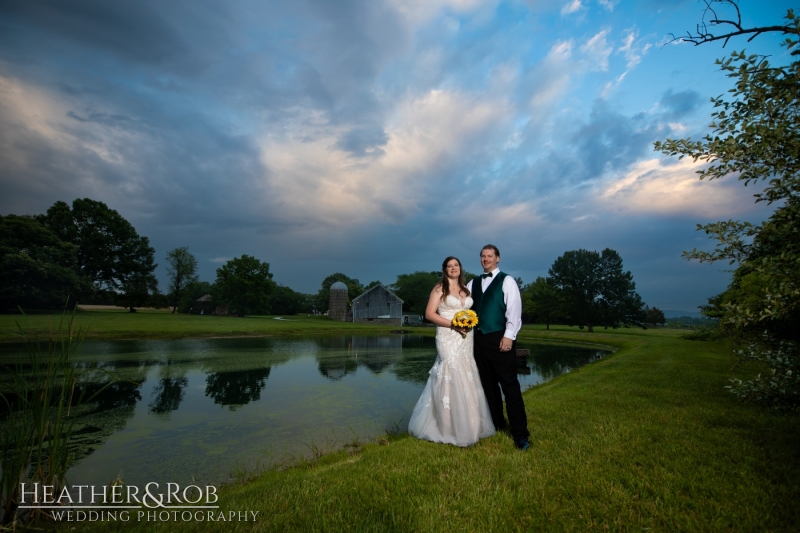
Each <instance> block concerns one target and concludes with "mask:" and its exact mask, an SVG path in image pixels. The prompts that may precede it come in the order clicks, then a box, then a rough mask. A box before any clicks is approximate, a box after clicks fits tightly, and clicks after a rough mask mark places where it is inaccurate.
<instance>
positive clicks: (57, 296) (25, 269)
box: [0, 215, 90, 309]
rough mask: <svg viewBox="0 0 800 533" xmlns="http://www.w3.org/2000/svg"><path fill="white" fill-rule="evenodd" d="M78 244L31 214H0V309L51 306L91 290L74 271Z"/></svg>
mask: <svg viewBox="0 0 800 533" xmlns="http://www.w3.org/2000/svg"><path fill="white" fill-rule="evenodd" d="M77 250H78V249H77V246H75V245H73V244H70V243H67V242H64V241H62V240H61V239H59V238H58V237H57V236H56V235H55V234H54V233H53V232H52V231H50V230H49V229H48V228H47V227H46V226H44V225H43V224H42V223H40V222H39V221H38V220H36V219H35V218H33V217H30V216H17V215H8V216H5V217H3V216H0V279H2V280H3V282H2V284H0V309H14V308H16V307H17V306H19V307H22V308H23V309H53V308H60V307H62V306H64V305H65V304H67V300H68V299H69V301H70V303H71V304H72V305H74V304H75V303H76V302H77V301H78V298H80V297H81V296H83V295H85V294H87V293H88V292H89V290H90V286H89V284H88V283H87V282H86V280H84V279H82V278H80V277H79V276H78V274H77Z"/></svg>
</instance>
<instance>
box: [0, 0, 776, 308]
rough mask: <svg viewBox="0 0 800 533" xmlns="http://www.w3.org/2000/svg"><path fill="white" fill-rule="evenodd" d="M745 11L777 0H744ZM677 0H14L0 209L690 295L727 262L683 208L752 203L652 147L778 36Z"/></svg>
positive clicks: (169, 239)
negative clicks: (598, 268) (698, 251)
mask: <svg viewBox="0 0 800 533" xmlns="http://www.w3.org/2000/svg"><path fill="white" fill-rule="evenodd" d="M740 5H741V8H742V14H743V19H744V23H745V25H746V26H750V25H763V24H774V23H778V22H779V21H781V20H782V17H783V16H784V15H785V13H786V10H787V8H789V7H791V3H789V2H783V1H761V2H755V1H751V0H741V4H740ZM701 8H702V3H700V2H696V1H694V0H684V1H680V0H677V1H671V2H663V1H656V0H640V1H637V2H632V1H627V2H626V1H624V0H564V1H538V0H527V1H525V0H519V1H510V2H502V1H496V0H491V1H490V0H486V1H484V0H427V1H423V0H419V1H401V0H365V1H357V0H352V1H351V0H343V1H323V0H299V1H295V2H273V1H268V0H265V1H248V0H229V1H225V2H215V1H204V0H192V1H173V2H156V1H149V0H138V1H136V2H131V1H119V2H107V1H105V0H80V1H59V0H39V1H37V2H30V1H24V0H7V1H5V2H2V3H0V187H1V188H2V191H3V193H2V196H1V197H0V213H2V214H8V213H16V214H25V213H29V214H34V213H41V212H44V211H45V210H46V209H47V208H48V207H49V206H50V205H52V203H53V202H55V201H56V200H65V201H68V202H71V201H72V200H73V199H75V198H79V197H89V198H93V199H96V200H101V201H103V202H105V203H107V204H108V205H109V206H110V207H112V208H114V209H116V210H118V211H119V212H120V213H121V214H122V215H123V216H124V217H125V218H126V219H128V220H129V221H130V222H131V223H132V224H133V225H134V226H135V227H136V229H137V231H138V232H139V233H140V234H141V235H146V236H147V237H149V238H150V240H151V243H152V245H153V246H154V247H155V249H156V253H157V261H158V262H159V263H160V264H161V266H160V267H159V270H158V272H159V275H160V276H161V278H162V280H163V279H164V276H165V274H164V270H163V264H164V262H165V261H164V256H165V255H166V253H167V251H169V250H170V249H172V248H175V247H178V246H189V248H190V251H191V252H192V253H194V254H195V256H196V257H197V258H198V260H199V262H200V274H201V279H205V280H208V281H213V279H214V276H215V269H216V268H218V267H219V266H220V265H221V263H222V262H224V261H225V260H227V259H229V258H232V257H236V256H239V255H242V254H248V255H253V256H256V257H258V258H259V259H262V260H264V261H267V262H269V263H270V265H271V269H272V271H273V272H274V274H275V280H276V281H277V282H279V283H282V284H284V285H287V286H289V287H292V288H293V289H295V290H299V291H302V292H315V291H316V290H317V289H318V288H319V284H320V282H321V281H322V279H323V278H324V277H325V276H327V275H328V274H331V273H333V272H337V271H340V272H344V273H345V274H347V275H349V276H351V277H355V278H358V279H359V280H361V281H362V282H364V283H367V282H369V281H372V280H376V279H377V280H380V281H382V282H384V283H391V282H393V281H394V280H395V278H396V276H397V275H398V274H401V273H407V272H412V271H414V270H438V269H439V268H440V265H441V261H442V259H443V258H444V257H445V256H448V255H456V256H459V257H460V258H461V259H462V261H463V262H464V265H465V267H466V268H467V269H468V270H471V271H473V272H477V271H479V270H480V265H479V263H478V254H479V251H480V248H481V247H482V246H483V245H484V244H486V243H488V242H491V243H494V244H496V245H497V246H498V247H499V248H500V250H501V253H502V256H501V265H500V266H501V268H502V269H503V270H505V271H507V272H509V273H511V274H513V275H515V276H521V277H522V278H523V280H524V281H526V282H530V281H533V280H534V279H535V278H536V276H540V275H546V274H547V269H548V268H549V267H550V265H551V264H552V263H553V261H554V260H555V259H556V258H557V257H558V256H559V255H561V254H563V253H564V252H565V251H568V250H575V249H578V248H586V249H590V250H598V251H599V250H602V249H603V248H606V247H610V248H613V249H615V250H617V251H619V252H620V254H621V255H622V257H623V260H624V264H625V268H626V269H629V270H631V272H632V273H633V275H634V280H635V281H636V283H637V289H638V291H639V293H640V294H641V295H642V297H643V299H644V300H645V302H647V303H648V304H650V305H655V306H657V307H659V308H662V309H678V310H686V311H695V310H696V306H697V305H699V304H702V303H705V300H706V298H707V297H709V296H712V295H714V294H716V293H718V292H720V291H722V290H723V289H724V288H725V286H726V285H727V282H728V280H729V274H728V273H727V271H726V269H727V268H729V267H728V266H727V265H716V264H715V265H707V264H704V265H699V264H694V263H690V262H687V261H685V260H683V259H681V257H680V255H681V251H682V250H686V249H692V248H695V247H701V248H708V247H709V246H710V243H709V242H708V241H707V239H706V238H705V236H704V235H703V234H701V233H698V232H696V231H695V227H696V224H697V223H705V222H709V221H714V220H719V219H729V218H732V219H746V220H751V221H760V220H762V219H763V218H765V216H766V215H767V214H768V211H767V210H766V208H765V207H763V206H760V205H755V204H754V203H753V197H752V195H753V193H754V192H756V191H755V190H754V189H753V188H752V187H750V188H745V187H743V186H742V185H741V184H739V183H738V182H737V181H736V179H735V178H729V179H726V180H720V181H713V182H710V183H709V182H701V181H698V180H697V178H696V175H695V173H694V172H695V171H696V170H697V167H695V166H693V165H692V164H691V163H690V162H688V161H678V160H677V159H676V158H672V159H671V158H666V157H664V156H661V155H660V154H656V153H654V152H653V150H652V143H653V142H654V141H657V140H664V139H666V138H668V137H672V138H680V137H686V136H692V137H694V138H699V137H700V136H702V135H703V134H704V133H705V132H706V131H707V126H708V124H709V122H710V112H711V105H710V104H709V99H710V97H712V96H716V95H719V94H722V93H724V92H725V91H727V89H728V88H729V87H730V81H729V80H728V79H727V78H726V77H725V76H724V75H723V74H722V73H721V72H719V70H718V68H717V67H716V66H715V65H714V59H715V58H719V57H723V56H724V55H725V54H726V53H727V52H728V51H733V50H740V49H742V48H745V47H746V49H747V50H748V52H753V53H760V54H765V55H771V56H772V62H774V63H782V62H783V63H786V62H788V59H787V58H788V56H787V54H786V51H785V49H784V48H781V47H780V46H779V43H780V40H781V38H780V37H779V36H777V35H770V34H766V35H762V36H760V37H758V38H756V39H755V40H754V41H753V42H751V43H746V42H745V41H744V39H740V40H738V41H731V42H730V43H729V44H728V46H727V50H723V49H722V47H721V44H719V43H712V44H707V45H703V46H700V47H694V46H692V45H690V44H686V43H683V44H681V43H672V44H666V43H667V40H668V39H667V35H668V34H669V33H670V32H673V33H682V32H684V31H685V30H687V29H693V28H694V26H695V24H696V23H697V22H698V21H699V20H700V17H701V14H702V13H701Z"/></svg>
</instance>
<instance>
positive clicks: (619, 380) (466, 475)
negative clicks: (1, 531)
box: [59, 317, 800, 532]
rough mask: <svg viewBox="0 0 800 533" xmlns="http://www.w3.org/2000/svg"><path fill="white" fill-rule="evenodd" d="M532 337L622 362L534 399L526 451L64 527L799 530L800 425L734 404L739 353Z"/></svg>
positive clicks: (346, 462) (311, 467) (423, 462)
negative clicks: (209, 511)
mask: <svg viewBox="0 0 800 533" xmlns="http://www.w3.org/2000/svg"><path fill="white" fill-rule="evenodd" d="M166 318H167V319H169V318H171V317H166ZM192 318H193V317H192ZM201 320H202V318H201ZM230 320H231V321H233V322H235V321H236V319H230ZM252 321H253V322H252V323H253V324H257V323H259V322H258V319H252ZM263 322H264V323H266V324H269V323H270V321H269V320H264V321H263ZM264 331H265V332H266V331H268V329H265V330H264ZM521 337H523V338H526V339H533V338H546V339H548V340H551V341H580V342H586V341H590V342H595V343H601V344H606V345H611V346H614V347H616V348H618V351H617V352H616V353H615V354H614V355H612V356H609V357H607V358H605V359H603V360H600V361H598V362H596V363H593V364H591V365H588V366H586V367H583V368H581V369H580V370H578V371H575V372H572V373H570V374H567V375H564V376H562V377H559V378H556V379H554V380H553V381H551V382H549V383H546V384H544V385H541V386H538V387H535V388H533V389H531V390H529V391H528V392H527V393H525V395H524V398H525V404H526V408H527V412H528V417H529V426H530V429H531V433H532V435H531V449H530V450H529V451H527V452H525V453H523V452H519V451H517V450H516V449H515V448H514V447H513V444H512V442H511V439H510V437H508V436H507V435H505V434H499V435H495V436H494V437H491V438H488V439H485V440H482V441H480V442H479V443H478V444H477V445H476V446H474V447H472V448H466V449H461V448H456V447H453V446H449V445H441V444H433V443H430V442H423V441H419V440H416V439H413V438H411V437H408V436H407V435H405V434H403V435H393V436H387V438H386V439H384V441H383V443H381V444H379V443H372V444H367V445H363V446H360V447H354V448H348V449H347V450H344V451H340V452H336V453H331V454H329V455H326V456H323V457H322V458H320V459H318V460H316V461H311V462H307V463H302V464H299V465H297V466H294V467H292V468H288V469H284V470H275V471H270V472H267V473H264V474H261V475H259V476H253V477H252V478H250V479H248V480H246V481H244V482H242V483H240V484H233V485H228V486H225V487H221V488H220V491H219V505H220V511H223V512H225V513H226V516H229V515H228V514H227V513H228V512H229V511H252V512H258V518H257V521H256V522H252V521H248V522H238V521H233V522H227V521H226V522H211V523H209V522H207V521H205V522H185V523H182V522H180V520H178V522H175V521H172V520H170V521H169V522H163V523H157V522H146V521H142V522H138V523H137V522H136V517H135V515H134V516H132V519H131V521H130V522H126V523H106V524H100V523H95V524H86V523H84V524H75V523H73V524H71V525H70V526H67V525H66V524H61V525H60V526H59V528H67V527H72V526H77V527H78V529H79V530H82V529H85V528H91V529H103V530H120V531H122V530H124V531H128V530H131V529H137V528H138V529H139V530H142V531H152V530H161V531H168V530H169V531H171V530H181V531H209V530H218V531H233V530H236V531H309V530H310V531H403V532H406V531H448V532H450V531H605V530H613V531H797V530H798V527H800V526H798V524H800V503H798V502H800V432H799V431H798V421H800V416H799V415H798V414H797V413H794V414H774V413H770V412H767V411H764V410H762V409H760V408H756V407H752V406H747V405H743V404H741V403H739V401H738V400H737V399H736V398H735V397H734V396H733V395H731V394H730V393H728V392H727V391H725V390H724V388H723V387H724V386H725V384H726V383H727V380H728V378H729V377H730V373H731V368H732V365H733V363H734V360H733V358H732V356H731V354H730V349H729V348H728V347H727V346H726V345H725V344H724V343H720V342H697V341H688V340H684V339H681V338H680V333H679V332H675V331H669V330H648V331H642V330H618V331H604V330H601V331H600V332H597V333H594V334H589V333H586V332H581V331H578V330H576V329H571V330H570V329H569V328H554V329H553V330H551V331H544V330H543V328H540V327H528V326H526V327H525V328H524V329H523V332H522V333H521Z"/></svg>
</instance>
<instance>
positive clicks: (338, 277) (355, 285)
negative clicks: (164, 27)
mask: <svg viewBox="0 0 800 533" xmlns="http://www.w3.org/2000/svg"><path fill="white" fill-rule="evenodd" d="M337 281H341V282H342V283H344V284H345V285H347V298H348V300H350V301H353V298H356V297H357V296H359V295H361V294H362V293H363V292H364V286H363V285H361V282H360V281H358V280H357V279H354V278H350V277H348V276H345V275H344V274H342V273H341V272H336V273H334V274H331V275H330V276H328V277H326V278H325V279H323V280H322V283H321V284H320V289H319V292H317V295H316V297H315V298H314V300H315V301H314V305H316V308H317V309H318V310H320V311H322V312H325V310H327V309H328V305H329V303H330V297H331V285H333V284H334V283H336V282H337Z"/></svg>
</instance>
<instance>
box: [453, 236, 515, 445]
mask: <svg viewBox="0 0 800 533" xmlns="http://www.w3.org/2000/svg"><path fill="white" fill-rule="evenodd" d="M499 262H500V250H498V249H497V246H495V245H494V244H487V245H486V246H484V247H483V249H482V250H481V266H483V275H482V276H480V277H476V278H475V279H473V280H472V281H470V282H469V283H468V284H467V288H468V289H469V291H470V293H471V295H472V300H473V302H474V303H473V304H472V309H473V310H474V311H475V312H476V313H477V314H478V320H479V322H478V327H477V328H475V354H474V355H475V363H476V364H477V365H478V373H479V374H480V376H481V384H482V385H483V390H484V392H485V394H486V401H487V402H488V403H489V411H491V413H492V421H493V422H494V427H495V428H496V429H497V430H498V431H501V430H504V429H506V422H505V418H504V417H503V396H505V399H506V412H507V413H508V425H509V426H511V436H512V437H513V438H514V445H515V446H516V447H517V448H519V449H520V450H523V451H524V450H527V449H528V447H529V446H530V443H529V442H528V436H529V435H530V433H528V419H527V417H526V416H525V404H523V403H522V392H521V391H520V388H519V380H517V354H516V350H515V349H514V343H515V340H516V338H517V333H518V332H519V329H520V327H522V299H521V298H520V294H519V287H517V282H516V281H514V278H512V277H511V276H509V275H507V274H504V273H503V272H500V269H499V268H497V264H498V263H499ZM498 384H499V386H498ZM501 388H502V390H503V395H502V396H501V395H500V389H501Z"/></svg>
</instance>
